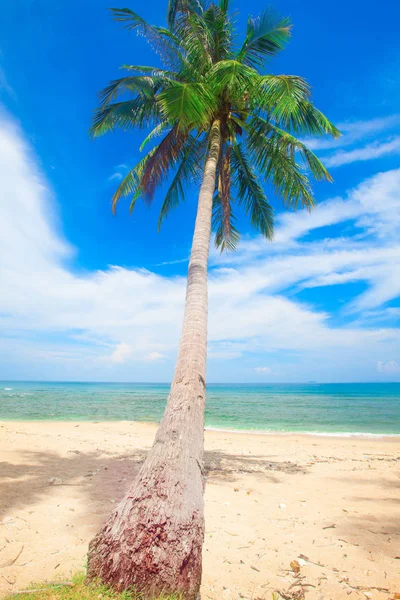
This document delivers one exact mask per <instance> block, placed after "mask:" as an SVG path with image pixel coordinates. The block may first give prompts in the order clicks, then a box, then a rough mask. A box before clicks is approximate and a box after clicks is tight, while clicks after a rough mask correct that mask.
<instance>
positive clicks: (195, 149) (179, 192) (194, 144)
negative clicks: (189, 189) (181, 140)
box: [158, 136, 204, 231]
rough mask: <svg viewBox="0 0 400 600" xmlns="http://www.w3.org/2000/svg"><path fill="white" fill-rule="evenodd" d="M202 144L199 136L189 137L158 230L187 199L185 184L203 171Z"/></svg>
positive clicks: (161, 211)
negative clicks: (172, 211)
mask: <svg viewBox="0 0 400 600" xmlns="http://www.w3.org/2000/svg"><path fill="white" fill-rule="evenodd" d="M200 148H203V145H202V144H199V141H198V136H196V137H193V138H189V140H188V142H187V144H186V146H185V148H184V149H183V156H182V160H181V162H180V165H179V167H178V169H177V171H176V173H175V175H174V177H173V179H172V182H171V185H170V186H169V188H168V191H167V193H166V195H165V198H164V201H163V203H162V206H161V210H160V215H159V218H158V231H160V229H161V225H162V223H163V221H164V219H165V218H166V217H167V216H168V215H169V213H170V211H171V210H172V209H173V208H175V207H176V206H178V204H179V203H180V202H181V201H184V200H185V185H186V184H188V183H191V182H193V181H195V180H196V179H197V178H198V177H199V175H200V174H201V171H202V168H201V167H202V159H203V158H204V154H203V156H202V154H201V153H200V151H199V150H200Z"/></svg>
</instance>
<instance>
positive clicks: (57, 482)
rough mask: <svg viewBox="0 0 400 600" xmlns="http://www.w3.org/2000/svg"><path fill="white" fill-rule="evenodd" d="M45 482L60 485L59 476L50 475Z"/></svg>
mask: <svg viewBox="0 0 400 600" xmlns="http://www.w3.org/2000/svg"><path fill="white" fill-rule="evenodd" d="M47 483H49V484H50V485H62V479H60V477H50V479H48V480H47Z"/></svg>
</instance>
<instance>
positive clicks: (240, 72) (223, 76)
mask: <svg viewBox="0 0 400 600" xmlns="http://www.w3.org/2000/svg"><path fill="white" fill-rule="evenodd" d="M206 82H207V85H208V86H210V87H212V88H214V89H216V90H226V93H227V94H228V95H229V96H232V100H234V99H236V100H237V99H238V98H239V99H241V98H242V97H243V94H249V92H253V90H254V89H255V86H256V85H257V84H259V75H258V74H257V71H255V70H254V69H252V68H251V67H248V66H247V65H244V64H242V63H240V62H238V61H237V60H220V61H219V62H217V63H216V64H215V65H214V66H213V67H212V69H211V70H210V71H209V73H208V74H207V77H206Z"/></svg>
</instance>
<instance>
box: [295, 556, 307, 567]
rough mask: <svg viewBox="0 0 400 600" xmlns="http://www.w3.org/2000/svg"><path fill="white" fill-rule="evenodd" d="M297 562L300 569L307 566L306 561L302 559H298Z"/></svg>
mask: <svg viewBox="0 0 400 600" xmlns="http://www.w3.org/2000/svg"><path fill="white" fill-rule="evenodd" d="M297 562H298V563H299V565H300V566H301V567H305V566H306V564H307V561H306V560H304V558H299V560H298V561H297Z"/></svg>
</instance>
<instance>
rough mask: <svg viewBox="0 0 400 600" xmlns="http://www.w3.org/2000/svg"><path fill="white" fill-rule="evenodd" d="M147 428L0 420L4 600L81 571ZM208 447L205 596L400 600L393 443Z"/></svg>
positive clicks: (301, 439)
mask: <svg viewBox="0 0 400 600" xmlns="http://www.w3.org/2000/svg"><path fill="white" fill-rule="evenodd" d="M155 430H156V428H155V426H154V425H150V424H144V423H126V422H119V423H59V422H36V423H35V422H18V423H17V422H2V423H0V438H1V439H0V456H1V461H2V462H1V464H0V498H1V514H0V590H1V594H3V595H4V594H5V593H7V592H11V591H17V590H18V589H21V588H24V587H26V585H28V584H30V583H31V582H32V581H34V582H35V581H36V582H37V581H44V580H48V581H54V579H56V578H59V577H61V578H64V579H65V578H68V577H69V576H70V574H71V573H72V572H75V571H77V570H81V569H83V567H84V565H85V554H86V550H87V544H88V542H89V540H90V539H91V538H92V537H93V535H94V534H95V532H96V531H97V530H98V529H99V527H100V525H101V523H102V522H103V521H104V520H105V519H106V517H107V515H108V514H109V512H110V511H111V509H112V507H113V504H114V503H115V502H117V501H118V500H119V498H120V497H122V495H123V494H124V491H125V490H126V488H127V486H128V485H129V482H130V481H131V479H132V478H133V477H134V474H135V473H136V471H137V469H138V467H139V465H140V463H141V461H142V460H143V458H144V456H145V453H146V451H147V450H148V448H149V447H150V445H151V443H152V440H153V437H154V433H155ZM206 449H207V464H208V468H209V476H208V481H207V486H206V540H205V545H204V574H203V586H202V598H203V599H207V598H211V599H213V600H214V599H215V600H217V599H218V600H222V599H225V598H232V599H239V598H248V599H252V600H256V599H259V600H261V599H264V598H265V599H268V600H270V599H271V598H272V591H273V590H277V589H279V590H282V591H285V590H286V592H287V590H289V588H290V593H293V592H296V591H297V592H298V591H299V590H301V589H303V591H304V593H305V598H306V599H309V600H323V599H325V600H327V599H335V600H340V599H342V598H348V597H349V596H350V597H351V598H361V599H365V598H368V597H371V598H373V599H380V598H382V599H383V598H385V599H388V598H392V597H393V594H394V592H400V574H399V570H400V558H399V557H400V494H399V492H400V438H381V439H376V438H335V437H313V436H300V435H292V436H284V435H250V434H235V433H224V432H207V433H206ZM52 478H57V480H58V479H59V480H61V481H57V480H56V482H55V483H56V484H55V485H54V484H51V483H49V479H52ZM21 549H22V552H21V553H20V551H21ZM19 553H20V554H19ZM18 554H19V556H18V559H17V560H16V561H15V562H14V563H13V564H12V565H10V566H7V564H8V563H9V562H11V561H13V560H14V559H15V557H16V556H17V555H18ZM300 555H304V556H306V557H308V559H309V560H306V559H303V560H300V563H302V566H301V570H300V575H299V576H297V577H295V576H294V575H293V574H292V573H291V567H290V563H291V562H292V561H293V560H299V557H300ZM396 557H397V558H396ZM303 561H304V562H303ZM300 584H303V585H302V587H301V585H300ZM291 586H292V587H291ZM357 587H358V588H360V589H355V588H357ZM362 588H364V589H362ZM374 588H385V589H387V590H389V591H378V590H377V589H374ZM365 593H366V594H367V596H366V595H365ZM368 594H370V596H369V595H368ZM287 597H293V598H295V597H301V596H299V595H297V596H296V595H293V596H290V595H289V594H288V595H287Z"/></svg>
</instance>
